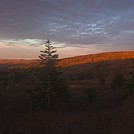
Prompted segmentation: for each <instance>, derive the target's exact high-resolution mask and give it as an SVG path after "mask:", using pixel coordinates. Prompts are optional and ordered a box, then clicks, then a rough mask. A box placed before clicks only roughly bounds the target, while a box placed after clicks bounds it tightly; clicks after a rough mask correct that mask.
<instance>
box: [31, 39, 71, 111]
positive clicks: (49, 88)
mask: <svg viewBox="0 0 134 134" xmlns="http://www.w3.org/2000/svg"><path fill="white" fill-rule="evenodd" d="M56 51H57V50H55V47H53V46H52V44H51V42H50V40H49V39H48V40H47V41H46V42H45V50H44V51H40V52H41V54H40V55H39V62H40V63H41V65H42V69H41V70H40V73H39V81H38V82H37V83H36V88H35V90H34V94H33V96H34V100H33V101H34V104H35V107H38V108H40V109H42V108H43V109H46V110H51V109H54V108H59V107H62V106H63V107H64V106H65V105H66V104H67V103H68V100H69V90H68V84H67V83H66V81H65V80H64V79H63V78H61V76H60V73H59V72H58V68H57V62H58V54H55V53H56Z"/></svg>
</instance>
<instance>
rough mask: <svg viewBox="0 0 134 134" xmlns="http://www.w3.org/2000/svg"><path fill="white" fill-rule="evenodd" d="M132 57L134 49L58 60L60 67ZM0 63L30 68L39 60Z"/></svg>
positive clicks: (12, 60) (14, 60) (13, 60)
mask: <svg viewBox="0 0 134 134" xmlns="http://www.w3.org/2000/svg"><path fill="white" fill-rule="evenodd" d="M125 59H134V51H121V52H103V53H97V54H89V55H81V56H75V57H70V58H64V59H60V60H59V64H58V65H59V66H60V67H67V66H73V65H80V64H86V63H92V62H100V61H112V60H125ZM0 64H1V65H10V66H11V65H12V66H17V67H24V68H31V67H38V66H39V62H38V60H37V59H33V60H25V59H1V60H0Z"/></svg>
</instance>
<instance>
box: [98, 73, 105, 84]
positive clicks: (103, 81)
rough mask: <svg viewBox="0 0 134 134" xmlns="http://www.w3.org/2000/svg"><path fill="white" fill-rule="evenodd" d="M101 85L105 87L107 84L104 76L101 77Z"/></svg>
mask: <svg viewBox="0 0 134 134" xmlns="http://www.w3.org/2000/svg"><path fill="white" fill-rule="evenodd" d="M99 83H100V85H101V86H103V85H104V84H105V78H104V76H103V75H102V76H101V77H100V79H99Z"/></svg>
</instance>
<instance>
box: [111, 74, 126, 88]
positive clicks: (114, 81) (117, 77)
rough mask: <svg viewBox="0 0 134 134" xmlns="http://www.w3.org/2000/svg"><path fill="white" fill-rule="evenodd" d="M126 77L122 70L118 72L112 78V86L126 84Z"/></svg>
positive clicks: (119, 86)
mask: <svg viewBox="0 0 134 134" xmlns="http://www.w3.org/2000/svg"><path fill="white" fill-rule="evenodd" d="M124 82H125V79H124V77H123V75H122V74H121V73H120V72H117V73H116V74H115V76H114V77H113V79H112V82H111V88H119V89H120V88H121V87H123V86H124Z"/></svg>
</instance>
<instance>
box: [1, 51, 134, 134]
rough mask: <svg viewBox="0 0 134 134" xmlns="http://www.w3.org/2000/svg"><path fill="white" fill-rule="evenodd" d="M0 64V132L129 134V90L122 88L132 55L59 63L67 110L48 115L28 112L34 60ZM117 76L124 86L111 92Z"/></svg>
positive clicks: (132, 110) (133, 97)
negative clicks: (66, 88) (66, 89)
mask: <svg viewBox="0 0 134 134" xmlns="http://www.w3.org/2000/svg"><path fill="white" fill-rule="evenodd" d="M0 63H1V65H0V133H4V132H5V133H9V134H17V133H18V134H133V132H134V128H133V124H134V92H133V91H134V90H133V88H134V87H133V86H131V91H130V90H128V83H130V81H131V80H133V79H132V78H133V75H134V51H130V52H115V53H114V52H113V53H101V54H95V55H86V56H79V57H73V58H67V59H61V60H60V62H59V64H58V67H59V70H60V71H61V72H63V73H62V75H63V77H66V79H67V80H68V85H69V87H70V88H69V90H70V96H71V98H70V100H71V105H70V107H69V108H68V109H60V110H54V111H44V110H36V111H31V110H30V108H31V107H30V105H31V95H30V91H31V90H33V88H34V84H33V78H36V75H37V74H36V73H37V72H38V71H39V70H40V66H39V63H38V61H37V60H31V61H27V60H1V61H0ZM117 72H120V73H121V74H122V75H123V77H124V79H125V82H124V85H123V83H122V85H123V86H121V88H120V89H116V88H114V89H113V88H111V85H110V84H111V81H112V79H113V77H114V76H115V74H116V73H117ZM102 76H103V77H104V78H105V82H104V83H101V82H100V80H101V78H102ZM131 85H133V83H131Z"/></svg>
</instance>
